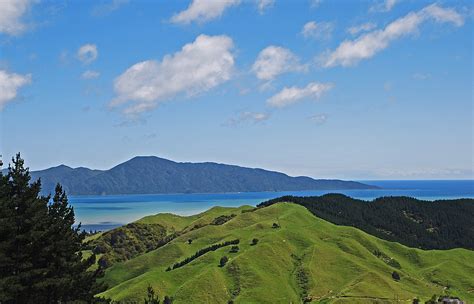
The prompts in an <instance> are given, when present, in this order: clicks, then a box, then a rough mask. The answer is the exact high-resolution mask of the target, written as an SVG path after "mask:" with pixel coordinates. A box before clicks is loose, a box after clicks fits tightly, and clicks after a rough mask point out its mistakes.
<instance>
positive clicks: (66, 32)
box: [0, 0, 474, 179]
mask: <svg viewBox="0 0 474 304" xmlns="http://www.w3.org/2000/svg"><path fill="white" fill-rule="evenodd" d="M472 29H473V6H472V4H471V3H470V2H469V1H438V2H433V1H410V0H397V1H395V0H387V1H382V0H381V1H378V0H374V1H360V2H358V1H329V0H321V1H314V0H313V1H304V0H299V1H288V0H275V1H271V0H241V1H237V0H229V1H209V0H207V1H204V0H201V1H199V0H194V1H139V0H137V1H133V0H131V1H126V0H104V1H54V2H53V1H45V0H42V1H33V0H2V1H0V108H1V110H0V111H1V112H0V119H1V123H0V126H1V129H0V133H1V141H0V153H1V154H2V155H3V158H4V160H5V159H9V158H10V157H11V156H12V155H14V154H15V153H16V152H18V151H20V152H21V153H22V155H23V156H24V158H26V161H27V164H28V165H29V166H30V168H31V169H42V168H46V167H50V166H54V165H58V164H61V163H64V164H67V165H70V166H73V167H77V166H86V167H91V168H100V169H105V168H110V167H112V166H114V165H116V164H118V163H119V162H122V161H125V160H127V159H129V158H132V157H133V156H136V155H157V156H161V157H165V158H169V159H173V160H176V161H193V162H197V161H215V162H223V163H230V164H237V165H242V166H249V167H263V168H266V169H272V170H278V171H283V172H286V173H288V174H290V175H309V176H312V177H317V178H343V179H464V178H473V176H474V174H473V170H474V168H473V150H474V140H473V129H474V128H473V115H474V112H473V75H472V73H473V57H472V55H473V49H472V40H473V39H472V37H473V33H472Z"/></svg>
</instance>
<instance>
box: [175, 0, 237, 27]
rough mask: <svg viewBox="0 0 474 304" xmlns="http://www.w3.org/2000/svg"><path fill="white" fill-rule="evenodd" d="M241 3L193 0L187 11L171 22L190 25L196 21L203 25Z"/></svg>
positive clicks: (223, 0) (232, 0) (230, 0)
mask: <svg viewBox="0 0 474 304" xmlns="http://www.w3.org/2000/svg"><path fill="white" fill-rule="evenodd" d="M239 3H240V0H193V1H192V2H191V4H190V5H189V6H188V8H187V9H185V10H184V11H182V12H179V13H178V14H176V15H174V16H173V17H172V18H171V22H173V23H181V24H188V23H191V22H194V21H196V22H198V23H203V22H206V21H209V20H212V19H215V18H219V17H220V16H222V14H223V13H224V11H225V10H226V9H227V8H229V7H232V6H234V5H238V4H239Z"/></svg>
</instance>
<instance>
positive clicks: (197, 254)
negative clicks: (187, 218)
mask: <svg viewBox="0 0 474 304" xmlns="http://www.w3.org/2000/svg"><path fill="white" fill-rule="evenodd" d="M239 242H240V240H239V239H235V240H232V241H225V242H222V243H218V244H213V245H211V246H208V247H205V248H202V249H199V250H198V251H196V252H195V253H194V254H193V255H192V256H190V257H187V258H185V259H184V260H182V261H179V262H177V263H175V264H173V266H170V267H168V268H167V269H166V271H170V270H174V269H177V268H180V267H183V266H184V265H186V264H188V263H191V262H192V261H193V260H195V259H197V258H198V257H200V256H202V255H204V254H206V253H208V252H211V251H215V250H217V249H219V248H222V247H225V246H229V245H237V244H239Z"/></svg>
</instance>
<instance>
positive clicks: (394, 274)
mask: <svg viewBox="0 0 474 304" xmlns="http://www.w3.org/2000/svg"><path fill="white" fill-rule="evenodd" d="M392 279H394V280H395V281H400V274H398V272H396V271H394V272H392Z"/></svg>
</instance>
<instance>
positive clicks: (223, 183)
mask: <svg viewBox="0 0 474 304" xmlns="http://www.w3.org/2000/svg"><path fill="white" fill-rule="evenodd" d="M31 175H32V177H33V180H35V179H37V178H41V180H42V184H43V191H44V193H49V192H51V191H52V190H53V189H54V186H55V185H56V183H58V182H59V183H61V185H63V187H64V189H66V191H67V192H68V193H69V194H77V195H79V194H82V195H84V194H90V195H93V194H96V195H100V194H153V193H222V192H252V191H297V190H320V189H324V190H335V189H370V188H376V187H375V186H370V185H365V184H362V183H358V182H352V181H342V180H323V179H312V178H310V177H304V176H299V177H291V176H288V175H286V174H283V173H279V172H274V171H267V170H263V169H252V168H244V167H239V166H233V165H225V164H217V163H210V162H207V163H178V162H174V161H170V160H167V159H163V158H158V157H154V156H148V157H135V158H133V159H131V160H129V161H126V162H124V163H122V164H119V165H117V166H115V167H113V168H112V169H110V170H104V171H101V170H91V169H87V168H76V169H73V168H70V167H67V166H64V165H61V166H58V167H54V168H50V169H46V170H42V171H34V172H32V174H31Z"/></svg>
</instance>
